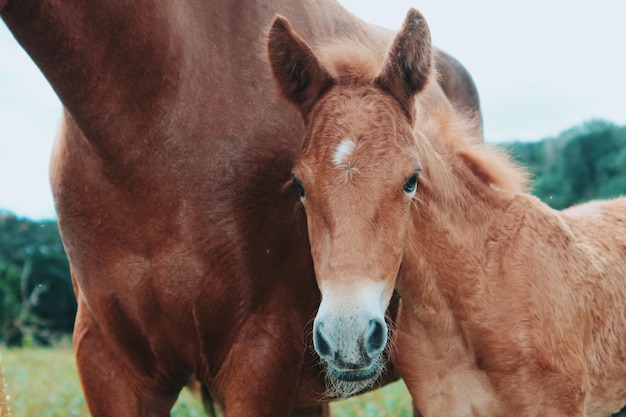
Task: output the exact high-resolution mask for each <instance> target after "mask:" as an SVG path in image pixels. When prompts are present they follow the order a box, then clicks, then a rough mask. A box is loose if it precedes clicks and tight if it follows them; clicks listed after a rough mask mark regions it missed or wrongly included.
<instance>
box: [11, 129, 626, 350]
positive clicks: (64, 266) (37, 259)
mask: <svg viewBox="0 0 626 417" xmlns="http://www.w3.org/2000/svg"><path fill="white" fill-rule="evenodd" d="M500 146H503V147H505V148H506V149H507V150H508V151H509V152H510V153H511V154H512V156H513V157H514V158H515V159H516V160H518V161H519V162H520V163H521V164H523V165H524V166H526V167H527V168H528V170H529V172H530V173H531V175H532V177H533V182H534V187H533V190H532V192H533V193H534V194H535V195H536V196H537V197H539V198H540V199H541V200H543V201H545V202H546V203H548V204H549V205H550V206H552V207H554V208H556V209H561V208H565V207H568V206H571V205H573V204H577V203H581V202H584V201H588V200H591V199H596V198H611V197H616V196H619V195H626V126H617V125H614V124H612V123H608V122H605V121H592V122H589V123H586V124H584V125H582V126H577V127H574V128H572V129H569V130H567V131H565V132H563V133H562V134H560V135H559V136H558V137H555V138H547V139H544V140H541V141H538V142H530V143H529V142H513V143H508V144H502V145H500ZM0 301H1V302H2V305H1V308H0V328H1V332H0V338H1V339H2V342H3V343H4V344H5V345H8V346H21V345H23V344H29V343H33V344H44V345H45V344H49V343H52V342H53V341H54V339H55V338H56V337H59V335H67V334H69V333H70V332H71V331H72V327H73V323H74V316H75V314H76V301H75V298H74V293H73V289H72V283H71V279H70V272H69V266H68V262H67V258H66V256H65V252H64V250H63V245H62V243H61V238H60V235H59V230H58V228H57V224H56V222H55V221H39V222H38V221H32V220H29V219H26V218H20V217H18V216H16V215H15V214H12V213H8V212H3V211H1V210H0Z"/></svg>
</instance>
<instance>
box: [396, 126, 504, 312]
mask: <svg viewBox="0 0 626 417" xmlns="http://www.w3.org/2000/svg"><path fill="white" fill-rule="evenodd" d="M439 126H440V127H438V128H437V127H435V128H430V129H429V131H426V132H424V134H425V136H426V137H427V138H428V140H423V139H422V140H420V139H418V140H417V143H416V146H417V148H418V152H419V154H420V157H421V159H422V165H423V172H422V175H421V177H420V184H419V188H418V197H417V199H416V202H415V207H413V208H412V219H411V221H412V224H411V226H410V228H409V232H408V237H407V245H406V250H405V253H404V258H403V263H402V268H401V271H400V275H399V278H398V289H399V291H400V294H401V295H402V293H403V292H409V294H407V299H410V300H414V301H415V302H416V303H420V302H422V303H424V304H429V303H434V302H435V300H437V302H438V303H443V304H445V305H447V307H448V308H450V309H452V308H454V309H457V310H458V311H457V312H455V313H453V314H456V313H459V314H463V313H462V310H463V309H464V306H463V302H464V300H468V302H471V296H472V294H476V292H477V291H480V288H482V285H481V279H482V278H484V274H483V271H482V269H481V268H482V267H483V266H484V265H485V264H486V250H485V249H486V245H487V244H488V242H489V239H490V236H492V233H493V232H494V231H495V230H497V229H498V228H501V227H502V222H506V221H508V220H505V219H506V218H507V216H506V214H505V213H506V210H507V208H508V207H509V205H510V203H511V201H512V198H513V196H514V195H515V193H513V192H510V191H506V190H503V189H501V188H498V187H496V186H492V185H490V184H489V183H488V182H486V180H485V178H482V177H481V175H480V169H479V167H476V166H474V165H473V164H472V161H470V160H468V159H466V158H464V157H463V156H460V155H459V154H457V152H456V150H455V149H454V145H453V142H454V137H451V136H449V135H454V134H462V132H457V133H455V132H454V131H450V130H449V129H448V128H447V127H446V126H445V125H439ZM441 138H446V139H445V141H444V140H442V139H441ZM512 220H513V221H514V219H512ZM403 298H404V297H403ZM445 305H440V306H438V307H435V306H433V307H434V308H446V306H445Z"/></svg>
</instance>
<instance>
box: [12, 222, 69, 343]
mask: <svg viewBox="0 0 626 417" xmlns="http://www.w3.org/2000/svg"><path fill="white" fill-rule="evenodd" d="M0 296H1V298H0V300H1V301H2V308H1V314H0V320H2V322H1V324H2V339H3V341H4V343H5V344H7V345H17V346H19V345H21V343H22V337H23V336H24V335H26V334H29V335H31V336H32V337H33V338H34V339H35V340H37V341H39V342H40V343H44V344H45V343H47V342H48V341H49V339H50V337H51V335H53V334H54V333H57V332H62V333H67V332H70V331H71V330H72V327H73V323H74V316H75V314H76V301H75V299H74V295H73V289H72V284H71V279H70V273H69V265H68V262H67V258H66V256H65V252H64V251H63V245H62V243H61V237H60V235H59V231H58V228H57V225H56V222H54V221H43V222H33V221H30V220H28V219H22V218H18V217H17V216H15V215H13V214H11V213H6V212H0Z"/></svg>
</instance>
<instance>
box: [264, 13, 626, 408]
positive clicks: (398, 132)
mask: <svg viewBox="0 0 626 417" xmlns="http://www.w3.org/2000/svg"><path fill="white" fill-rule="evenodd" d="M350 48H351V49H349V50H348V49H340V48H339V47H338V46H337V45H335V46H334V47H333V48H331V50H330V52H329V51H328V50H326V51H324V52H322V53H317V54H316V53H314V52H313V51H312V50H311V49H310V47H309V46H308V45H307V44H306V43H305V42H304V41H303V40H302V39H301V38H300V37H298V35H296V34H295V32H294V31H293V30H292V28H291V27H290V25H289V24H288V22H287V21H286V20H285V19H282V18H278V19H277V20H276V21H275V22H274V25H273V27H272V29H271V32H270V37H269V55H270V61H271V63H272V69H273V72H274V77H275V80H276V83H277V85H278V88H279V91H280V93H281V95H282V96H283V97H285V98H286V99H287V100H288V101H290V102H291V103H293V104H294V105H295V106H296V107H297V109H298V110H299V111H300V112H301V113H302V116H303V118H304V121H305V125H306V136H305V138H304V141H303V144H302V149H301V152H300V154H299V157H298V158H297V161H296V163H295V166H294V167H293V184H294V186H295V188H296V189H297V191H298V193H299V195H300V200H301V202H302V205H303V207H304V209H305V211H306V216H307V226H308V231H309V240H310V244H311V252H312V255H313V262H314V266H315V272H316V277H317V282H318V285H319V288H320V291H321V294H322V302H321V305H320V308H319V312H318V314H317V316H316V318H315V322H314V342H315V348H316V350H317V352H318V353H319V355H320V357H321V358H322V359H323V361H324V362H326V364H327V371H328V377H329V379H330V380H331V381H336V382H337V381H338V382H339V383H338V385H339V387H340V388H339V389H340V390H345V391H343V392H339V394H347V393H350V392H352V391H358V390H359V389H361V388H363V387H364V386H367V384H368V383H371V381H373V380H375V378H376V377H377V376H378V375H379V373H380V372H381V369H382V367H383V362H384V350H385V347H386V345H387V333H388V329H387V325H386V323H385V320H384V312H385V309H386V307H387V304H388V303H389V300H390V297H391V295H392V292H393V290H394V288H395V289H397V291H398V292H399V294H400V296H401V297H402V303H403V305H402V308H401V311H400V313H399V318H398V322H397V329H396V332H395V335H394V341H395V345H396V346H395V348H396V349H395V353H394V362H395V364H396V366H397V368H398V370H399V372H400V374H401V376H402V377H403V378H404V380H405V382H406V385H407V387H408V389H409V391H410V393H411V395H412V396H413V399H414V401H415V405H416V407H417V409H418V413H421V415H423V416H425V417H431V416H562V417H565V416H567V417H574V416H579V417H582V416H597V417H604V416H606V415H607V414H608V413H610V412H612V411H615V410H619V409H620V408H621V406H622V405H623V404H624V403H625V402H626V334H625V333H626V282H624V281H625V278H626V199H624V198H621V199H616V200H612V201H606V202H592V203H588V204H585V205H581V206H578V207H574V208H571V209H569V210H565V211H562V212H558V211H555V210H552V209H551V208H549V207H548V206H546V205H545V204H543V203H542V202H540V201H539V200H538V199H536V198H534V197H532V196H531V195H529V194H527V193H526V192H525V188H526V182H527V181H526V177H525V175H524V173H523V171H522V170H521V169H520V168H519V167H517V166H516V165H515V164H513V163H512V162H511V161H510V159H509V158H507V157H506V156H505V155H504V154H502V153H501V152H499V151H497V150H495V149H494V148H493V147H490V146H488V145H485V144H483V143H481V142H480V141H479V140H478V138H477V136H476V134H475V132H474V131H472V129H471V124H468V123H467V121H465V120H464V118H463V117H462V116H461V115H458V114H455V112H454V110H453V109H452V108H451V107H450V106H447V105H445V102H442V101H441V100H439V99H438V98H439V97H436V95H437V94H438V93H437V91H436V89H434V88H432V86H433V85H434V84H435V83H436V77H437V74H436V69H435V68H433V64H432V50H431V43H430V35H429V30H428V27H427V25H426V22H425V21H424V18H423V17H422V16H421V14H419V12H417V11H415V10H411V11H410V12H409V13H408V15H407V18H406V20H405V22H404V25H403V27H402V29H401V30H400V32H399V33H398V35H397V36H396V38H395V40H394V41H393V43H392V45H391V47H390V50H389V52H388V53H387V56H386V58H385V59H384V60H383V59H381V58H380V57H378V56H375V55H374V54H372V53H369V54H368V53H365V52H364V51H363V48H362V47H358V46H357V47H355V46H351V47H350ZM346 51H348V52H346ZM355 51H356V52H355ZM381 62H382V64H381ZM435 103H437V104H435ZM441 103H444V104H441Z"/></svg>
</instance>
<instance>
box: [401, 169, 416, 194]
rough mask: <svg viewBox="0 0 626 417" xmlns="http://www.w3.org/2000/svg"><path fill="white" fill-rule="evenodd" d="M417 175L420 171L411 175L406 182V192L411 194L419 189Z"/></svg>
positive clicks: (404, 188)
mask: <svg viewBox="0 0 626 417" xmlns="http://www.w3.org/2000/svg"><path fill="white" fill-rule="evenodd" d="M417 176H418V173H417V172H416V173H414V174H413V175H411V177H410V178H409V179H408V180H407V181H406V182H405V183H404V187H403V190H404V192H405V193H407V194H411V193H413V192H415V190H416V189H417Z"/></svg>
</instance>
